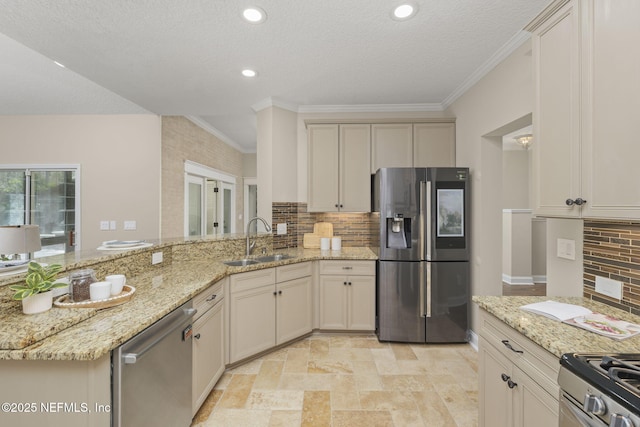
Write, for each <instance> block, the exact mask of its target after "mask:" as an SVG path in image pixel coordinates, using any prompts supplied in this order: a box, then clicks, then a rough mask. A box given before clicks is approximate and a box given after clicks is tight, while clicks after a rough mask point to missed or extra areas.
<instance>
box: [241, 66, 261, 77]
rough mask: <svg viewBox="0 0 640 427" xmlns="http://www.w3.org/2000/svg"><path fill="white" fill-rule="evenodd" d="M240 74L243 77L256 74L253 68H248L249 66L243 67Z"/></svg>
mask: <svg viewBox="0 0 640 427" xmlns="http://www.w3.org/2000/svg"><path fill="white" fill-rule="evenodd" d="M242 75H243V76H245V77H255V76H257V75H258V73H256V72H255V71H254V70H250V69H249V68H245V69H244V70H242Z"/></svg>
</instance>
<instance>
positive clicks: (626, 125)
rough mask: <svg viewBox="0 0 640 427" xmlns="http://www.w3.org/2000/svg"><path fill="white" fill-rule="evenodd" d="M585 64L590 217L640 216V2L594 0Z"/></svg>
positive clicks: (587, 213) (587, 209)
mask: <svg viewBox="0 0 640 427" xmlns="http://www.w3.org/2000/svg"><path fill="white" fill-rule="evenodd" d="M588 4H589V10H588V14H589V15H591V17H590V19H589V21H590V22H591V23H592V25H591V26H589V27H588V31H587V37H586V39H587V40H588V42H587V44H588V45H591V55H590V56H589V57H588V58H587V59H588V60H589V61H588V63H587V65H586V67H585V79H586V82H585V87H586V88H587V89H591V90H586V91H585V96H584V99H585V100H586V105H585V107H584V110H585V112H584V115H585V120H583V123H584V125H585V128H584V130H583V135H584V137H583V153H584V157H583V175H582V176H583V180H582V184H583V187H584V188H583V190H584V191H585V192H586V194H587V195H588V197H585V198H587V204H586V205H585V206H584V208H583V216H585V217H605V218H607V217H608V218H633V219H637V218H639V217H640V186H638V183H637V180H636V179H634V178H633V174H631V175H630V172H632V171H636V170H637V169H638V158H639V157H640V144H638V139H637V137H636V134H637V133H638V129H637V126H636V121H637V120H638V112H639V111H640V80H639V79H638V76H640V61H639V60H638V54H637V51H638V45H639V44H640V26H638V16H640V2H638V1H590V2H588Z"/></svg>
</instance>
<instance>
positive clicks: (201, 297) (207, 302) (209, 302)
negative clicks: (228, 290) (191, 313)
mask: <svg viewBox="0 0 640 427" xmlns="http://www.w3.org/2000/svg"><path fill="white" fill-rule="evenodd" d="M223 282H224V280H221V281H219V282H216V283H214V284H213V285H211V286H209V287H208V288H207V289H206V290H205V291H202V292H200V293H199V294H198V295H196V297H195V298H194V299H193V307H194V308H195V309H196V310H198V313H197V314H196V316H197V317H200V316H202V315H203V314H205V313H206V312H207V311H208V310H209V309H210V308H211V307H213V306H214V305H216V304H217V303H218V302H220V301H222V299H223V298H224V294H223V289H222V284H223Z"/></svg>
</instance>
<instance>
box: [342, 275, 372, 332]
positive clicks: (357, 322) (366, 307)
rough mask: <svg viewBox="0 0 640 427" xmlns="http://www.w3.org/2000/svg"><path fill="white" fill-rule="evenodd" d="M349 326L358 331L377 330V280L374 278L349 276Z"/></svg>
mask: <svg viewBox="0 0 640 427" xmlns="http://www.w3.org/2000/svg"><path fill="white" fill-rule="evenodd" d="M347 283H348V287H347V290H348V292H349V296H348V297H349V298H348V302H349V305H348V308H347V315H348V319H347V326H348V328H349V329H352V330H357V331H373V330H375V329H376V280H375V277H373V276H349V277H348V278H347Z"/></svg>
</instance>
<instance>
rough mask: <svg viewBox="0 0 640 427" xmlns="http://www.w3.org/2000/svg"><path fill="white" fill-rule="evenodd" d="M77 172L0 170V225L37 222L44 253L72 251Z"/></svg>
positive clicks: (42, 252)
mask: <svg viewBox="0 0 640 427" xmlns="http://www.w3.org/2000/svg"><path fill="white" fill-rule="evenodd" d="M75 206H76V171H75V170H56V169H35V168H34V169H13V170H9V169H0V225H21V224H37V225H38V226H39V227H40V239H41V240H42V250H41V251H40V252H37V253H36V254H35V255H36V256H46V255H52V254H56V253H64V252H69V251H73V250H74V247H73V246H74V244H73V239H74V236H73V235H74V233H75V229H76V224H75V220H76V218H75V217H76V209H75Z"/></svg>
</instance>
